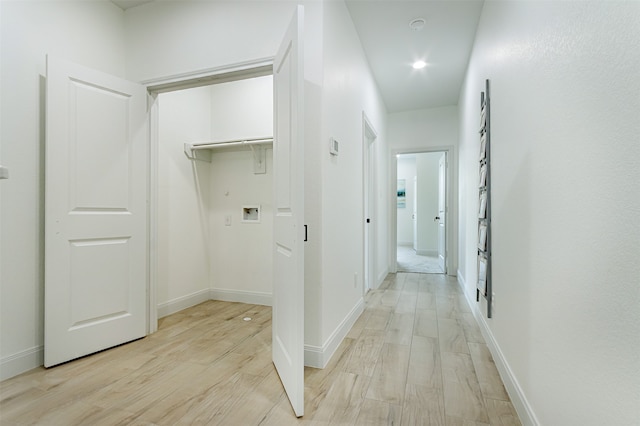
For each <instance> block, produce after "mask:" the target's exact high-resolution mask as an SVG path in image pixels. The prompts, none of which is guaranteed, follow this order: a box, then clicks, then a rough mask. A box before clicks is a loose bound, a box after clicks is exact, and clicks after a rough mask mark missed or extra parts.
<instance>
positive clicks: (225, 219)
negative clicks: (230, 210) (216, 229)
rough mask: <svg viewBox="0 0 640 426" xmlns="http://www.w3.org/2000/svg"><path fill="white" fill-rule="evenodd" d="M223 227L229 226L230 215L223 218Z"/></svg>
mask: <svg viewBox="0 0 640 426" xmlns="http://www.w3.org/2000/svg"><path fill="white" fill-rule="evenodd" d="M224 226H231V215H230V214H228V215H226V216H225V217H224Z"/></svg>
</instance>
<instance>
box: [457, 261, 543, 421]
mask: <svg viewBox="0 0 640 426" xmlns="http://www.w3.org/2000/svg"><path fill="white" fill-rule="evenodd" d="M458 284H460V286H461V287H462V290H463V292H464V294H465V298H466V299H467V303H468V304H469V307H470V308H471V312H473V316H474V318H475V319H476V322H477V323H478V326H479V327H480V332H481V333H482V337H484V340H485V342H486V344H487V347H488V348H489V352H491V355H492V356H493V361H494V363H495V365H496V368H497V369H498V373H500V378H501V379H502V382H503V383H504V387H505V389H506V391H507V393H508V394H509V398H511V403H512V404H513V407H514V408H515V409H516V412H517V413H518V417H519V418H520V422H522V424H523V425H524V426H538V425H539V424H540V422H538V419H537V417H536V415H535V413H534V412H533V409H532V408H531V405H530V404H529V401H527V398H526V396H525V395H524V392H523V391H522V388H521V387H520V384H519V383H518V380H517V379H516V377H515V375H514V374H513V371H512V370H511V367H509V363H508V362H507V359H506V358H505V356H504V354H503V353H502V350H501V349H500V345H498V342H497V341H496V339H495V337H494V336H493V333H492V332H491V329H490V328H489V324H487V321H486V319H485V317H484V316H483V315H482V313H481V312H480V309H479V307H478V303H477V302H476V300H475V294H473V295H470V294H468V293H467V292H466V282H465V280H464V276H463V275H462V273H461V272H460V270H458ZM474 290H475V287H474Z"/></svg>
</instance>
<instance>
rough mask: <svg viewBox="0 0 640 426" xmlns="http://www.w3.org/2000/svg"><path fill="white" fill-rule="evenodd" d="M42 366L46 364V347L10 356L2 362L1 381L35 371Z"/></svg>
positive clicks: (37, 347) (0, 367)
mask: <svg viewBox="0 0 640 426" xmlns="http://www.w3.org/2000/svg"><path fill="white" fill-rule="evenodd" d="M42 364H44V346H42V345H40V346H34V347H33V348H31V349H26V350H24V351H20V352H18V353H15V354H13V355H9V356H7V357H4V358H2V359H1V360H0V380H5V379H9V378H11V377H14V376H17V375H18V374H22V373H24V372H25V371H29V370H33V369H34V368H37V367H40V366H42Z"/></svg>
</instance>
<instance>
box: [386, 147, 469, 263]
mask: <svg viewBox="0 0 640 426" xmlns="http://www.w3.org/2000/svg"><path fill="white" fill-rule="evenodd" d="M431 152H444V153H445V157H446V169H447V170H446V183H445V186H446V189H445V194H446V195H445V210H446V213H445V217H446V219H445V233H446V236H445V246H446V247H445V253H446V256H445V268H446V270H445V274H447V275H456V270H455V266H454V265H455V263H454V250H455V247H456V246H455V245H454V241H455V239H454V230H455V228H454V220H455V218H454V211H455V209H454V205H455V198H454V188H455V186H454V183H455V181H454V171H453V168H454V167H453V165H454V164H455V158H454V153H455V149H454V147H453V146H451V145H445V146H434V147H426V148H420V147H416V148H395V149H391V152H390V154H391V155H390V156H389V176H390V182H389V188H391V192H390V196H391V198H390V200H391V201H390V202H389V218H390V226H389V266H390V268H389V269H390V272H392V273H396V272H397V271H398V225H397V224H398V211H397V207H396V206H397V203H396V196H397V194H396V187H397V181H398V162H397V156H398V155H402V154H423V153H431Z"/></svg>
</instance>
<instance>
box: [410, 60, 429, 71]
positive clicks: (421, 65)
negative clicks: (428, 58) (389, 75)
mask: <svg viewBox="0 0 640 426" xmlns="http://www.w3.org/2000/svg"><path fill="white" fill-rule="evenodd" d="M426 66H427V63H426V62H425V61H415V62H414V63H413V69H416V70H421V69H422V68H424V67H426Z"/></svg>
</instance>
